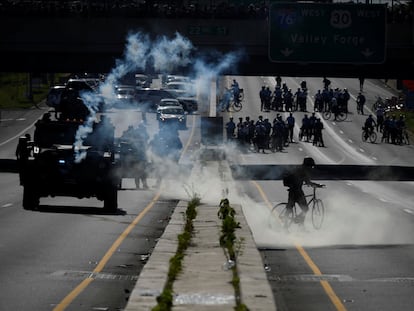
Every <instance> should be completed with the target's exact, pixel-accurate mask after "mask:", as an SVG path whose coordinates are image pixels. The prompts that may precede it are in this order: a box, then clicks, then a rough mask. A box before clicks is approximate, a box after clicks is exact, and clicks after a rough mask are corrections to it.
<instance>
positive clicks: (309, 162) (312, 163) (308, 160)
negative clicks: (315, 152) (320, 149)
mask: <svg viewBox="0 0 414 311" xmlns="http://www.w3.org/2000/svg"><path fill="white" fill-rule="evenodd" d="M303 166H306V167H314V166H315V160H313V158H311V157H306V158H304V159H303Z"/></svg>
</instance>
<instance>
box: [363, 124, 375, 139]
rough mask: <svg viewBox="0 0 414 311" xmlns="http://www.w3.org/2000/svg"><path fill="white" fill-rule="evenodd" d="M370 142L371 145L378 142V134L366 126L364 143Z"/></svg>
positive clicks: (364, 128)
mask: <svg viewBox="0 0 414 311" xmlns="http://www.w3.org/2000/svg"><path fill="white" fill-rule="evenodd" d="M367 140H368V141H369V142H371V143H375V142H376V140H377V133H375V131H374V130H373V129H369V128H367V127H366V126H363V127H362V141H363V142H366V141H367Z"/></svg>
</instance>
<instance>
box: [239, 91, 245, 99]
mask: <svg viewBox="0 0 414 311" xmlns="http://www.w3.org/2000/svg"><path fill="white" fill-rule="evenodd" d="M243 99H244V90H243V89H240V93H239V100H240V101H242V100H243Z"/></svg>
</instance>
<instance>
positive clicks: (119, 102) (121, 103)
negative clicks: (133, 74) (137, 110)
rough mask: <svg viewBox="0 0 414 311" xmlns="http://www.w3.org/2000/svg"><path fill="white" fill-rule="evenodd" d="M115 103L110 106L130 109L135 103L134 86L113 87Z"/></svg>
mask: <svg viewBox="0 0 414 311" xmlns="http://www.w3.org/2000/svg"><path fill="white" fill-rule="evenodd" d="M115 96H116V98H115V101H114V103H113V105H112V106H114V107H117V108H126V107H131V105H133V104H134V103H136V89H135V87H134V86H129V85H119V86H116V87H115Z"/></svg>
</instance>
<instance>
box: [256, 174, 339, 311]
mask: <svg viewBox="0 0 414 311" xmlns="http://www.w3.org/2000/svg"><path fill="white" fill-rule="evenodd" d="M251 183H252V184H253V185H254V186H255V187H256V189H257V191H258V192H259V193H260V195H261V197H262V198H263V200H264V201H265V203H266V205H267V206H268V207H269V208H270V209H272V207H273V205H272V203H270V201H269V199H268V198H267V196H266V194H265V192H264V191H263V189H262V187H260V185H259V184H258V183H257V182H256V181H254V180H252V181H251ZM294 244H295V247H296V249H297V251H298V252H299V254H301V256H302V257H303V259H304V260H305V262H306V263H307V264H308V266H309V267H310V268H311V270H312V271H313V273H314V274H315V275H318V276H321V275H322V273H321V270H320V269H319V268H318V266H317V265H316V264H315V263H314V262H313V260H312V258H311V257H310V256H309V254H308V253H307V252H306V251H305V249H304V248H303V247H302V246H301V245H300V244H299V243H296V242H294ZM320 284H321V286H322V288H323V289H324V290H325V293H326V294H327V295H328V297H329V299H330V300H331V302H332V303H333V305H334V306H335V308H336V310H338V311H346V308H345V306H344V305H343V304H342V302H341V300H340V299H339V297H338V296H337V295H336V293H335V291H334V290H333V288H332V286H331V285H330V284H329V282H328V281H324V280H322V281H320Z"/></svg>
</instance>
